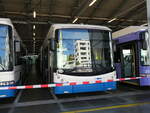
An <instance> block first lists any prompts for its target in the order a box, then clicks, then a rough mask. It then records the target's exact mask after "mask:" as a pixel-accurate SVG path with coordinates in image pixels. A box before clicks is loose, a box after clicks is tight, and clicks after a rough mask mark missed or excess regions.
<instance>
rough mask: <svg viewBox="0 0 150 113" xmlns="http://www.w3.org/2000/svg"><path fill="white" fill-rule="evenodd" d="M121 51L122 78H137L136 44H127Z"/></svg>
mask: <svg viewBox="0 0 150 113" xmlns="http://www.w3.org/2000/svg"><path fill="white" fill-rule="evenodd" d="M120 49H121V51H120V52H121V69H122V70H121V71H122V75H121V77H123V78H126V77H135V76H136V75H137V72H136V45H135V43H130V44H125V45H122V46H121V47H120Z"/></svg>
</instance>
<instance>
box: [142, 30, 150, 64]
mask: <svg viewBox="0 0 150 113" xmlns="http://www.w3.org/2000/svg"><path fill="white" fill-rule="evenodd" d="M141 65H148V66H150V39H149V35H148V32H145V34H144V40H143V42H142V48H141Z"/></svg>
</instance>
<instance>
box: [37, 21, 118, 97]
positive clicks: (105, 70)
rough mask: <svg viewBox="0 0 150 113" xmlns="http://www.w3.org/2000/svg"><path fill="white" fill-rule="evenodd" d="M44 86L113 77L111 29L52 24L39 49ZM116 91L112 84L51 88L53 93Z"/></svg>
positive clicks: (114, 83)
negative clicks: (45, 82) (45, 83)
mask: <svg viewBox="0 0 150 113" xmlns="http://www.w3.org/2000/svg"><path fill="white" fill-rule="evenodd" d="M40 56H41V62H42V63H41V71H42V75H43V78H44V80H45V81H47V83H70V82H83V81H90V82H91V81H93V82H95V81H97V80H102V81H107V80H110V79H111V80H112V79H115V78H116V72H115V70H114V64H113V49H112V39H111V30H110V29H109V28H107V27H104V26H94V25H80V24H54V25H52V26H51V28H50V30H49V32H48V35H47V38H46V39H45V41H44V43H43V46H42V47H41V55H40ZM112 89H116V82H105V83H98V84H86V85H74V86H61V87H55V88H54V93H55V94H64V93H79V92H93V91H105V90H112Z"/></svg>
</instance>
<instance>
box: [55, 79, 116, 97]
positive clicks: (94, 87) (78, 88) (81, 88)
mask: <svg viewBox="0 0 150 113" xmlns="http://www.w3.org/2000/svg"><path fill="white" fill-rule="evenodd" d="M113 89H116V82H106V83H98V84H83V85H75V86H61V87H55V88H54V93H55V94H64V93H81V92H94V91H106V90H113Z"/></svg>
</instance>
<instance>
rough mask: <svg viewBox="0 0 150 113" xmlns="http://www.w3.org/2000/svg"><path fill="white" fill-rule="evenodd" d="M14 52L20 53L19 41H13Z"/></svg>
mask: <svg viewBox="0 0 150 113" xmlns="http://www.w3.org/2000/svg"><path fill="white" fill-rule="evenodd" d="M15 52H20V41H15Z"/></svg>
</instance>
